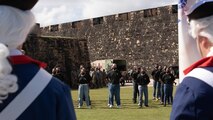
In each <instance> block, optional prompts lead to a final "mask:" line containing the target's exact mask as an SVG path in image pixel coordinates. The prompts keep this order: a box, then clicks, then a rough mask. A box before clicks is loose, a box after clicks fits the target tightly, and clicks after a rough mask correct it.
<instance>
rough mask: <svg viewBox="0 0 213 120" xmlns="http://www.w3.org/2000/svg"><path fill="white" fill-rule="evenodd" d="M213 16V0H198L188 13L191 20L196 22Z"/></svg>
mask: <svg viewBox="0 0 213 120" xmlns="http://www.w3.org/2000/svg"><path fill="white" fill-rule="evenodd" d="M211 15H213V0H196V2H195V4H193V5H192V6H191V8H190V9H189V10H188V11H187V16H188V18H189V20H192V19H194V20H196V19H200V18H204V17H209V16H211Z"/></svg>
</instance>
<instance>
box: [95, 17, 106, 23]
mask: <svg viewBox="0 0 213 120" xmlns="http://www.w3.org/2000/svg"><path fill="white" fill-rule="evenodd" d="M103 23H104V18H103V17H99V18H94V19H93V25H99V24H103Z"/></svg>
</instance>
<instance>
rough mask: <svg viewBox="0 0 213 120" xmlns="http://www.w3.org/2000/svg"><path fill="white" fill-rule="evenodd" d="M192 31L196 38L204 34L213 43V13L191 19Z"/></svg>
mask: <svg viewBox="0 0 213 120" xmlns="http://www.w3.org/2000/svg"><path fill="white" fill-rule="evenodd" d="M190 33H191V35H192V37H193V38H194V39H195V38H197V37H198V36H204V37H207V38H208V40H209V41H210V42H212V43H213V15H212V16H209V17H205V18H201V19H197V20H191V21H190Z"/></svg>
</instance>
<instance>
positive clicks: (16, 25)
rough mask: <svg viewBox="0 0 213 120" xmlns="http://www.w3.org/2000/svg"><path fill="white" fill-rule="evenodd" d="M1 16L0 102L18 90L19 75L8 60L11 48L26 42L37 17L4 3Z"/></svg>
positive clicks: (0, 12)
mask: <svg viewBox="0 0 213 120" xmlns="http://www.w3.org/2000/svg"><path fill="white" fill-rule="evenodd" d="M0 16H1V19H0V103H2V102H3V100H5V99H6V98H7V97H8V95H9V93H14V92H16V91H17V90H18V84H17V77H16V76H15V75H12V74H11V71H12V67H11V65H10V64H9V62H8V60H7V57H8V55H9V49H15V48H17V47H18V46H19V45H21V44H23V43H24V41H25V39H26V37H27V35H28V33H29V31H30V29H31V28H32V27H33V25H34V23H35V19H34V16H33V14H32V13H31V12H30V11H21V10H19V9H16V8H13V7H9V6H3V5H0ZM6 46H7V47H6Z"/></svg>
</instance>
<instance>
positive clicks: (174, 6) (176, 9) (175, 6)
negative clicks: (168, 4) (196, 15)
mask: <svg viewBox="0 0 213 120" xmlns="http://www.w3.org/2000/svg"><path fill="white" fill-rule="evenodd" d="M177 12H178V6H177V5H172V13H177Z"/></svg>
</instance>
